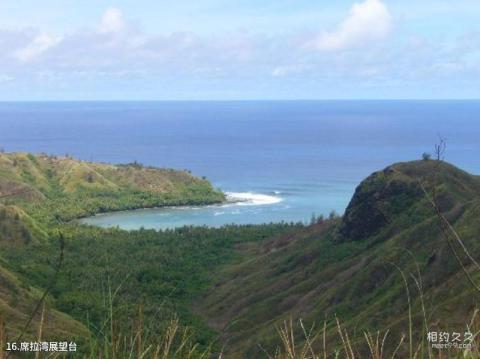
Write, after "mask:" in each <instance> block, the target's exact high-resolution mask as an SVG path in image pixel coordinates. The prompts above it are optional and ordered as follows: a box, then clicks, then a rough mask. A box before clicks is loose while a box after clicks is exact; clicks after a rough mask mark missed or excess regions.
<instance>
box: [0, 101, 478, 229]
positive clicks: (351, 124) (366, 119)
mask: <svg viewBox="0 0 480 359" xmlns="http://www.w3.org/2000/svg"><path fill="white" fill-rule="evenodd" d="M438 136H442V137H444V138H446V139H447V152H446V158H445V159H446V160H447V161H449V162H451V163H453V164H455V165H457V166H459V167H461V168H462V169H464V170H467V171H469V172H472V173H475V174H480V160H479V159H478V155H479V153H480V101H272V102H262V101H258V102H257V101H255V102H249V101H239V102H72V103H69V102H58V103H55V102H49V103H0V147H2V148H3V149H4V150H6V151H9V152H13V151H29V152H34V153H38V152H46V153H49V154H55V155H64V154H69V155H71V156H74V157H77V158H80V159H84V160H89V161H101V162H109V163H126V162H132V161H138V162H141V163H143V164H145V165H153V166H158V167H170V168H176V169H188V170H191V171H192V172H193V173H194V174H195V175H198V176H205V177H207V178H208V179H209V180H210V181H211V182H212V183H213V184H214V186H216V187H218V188H220V189H221V190H223V191H225V192H227V194H228V195H229V196H230V197H232V198H234V199H240V200H241V202H238V203H235V204H226V205H219V206H208V207H185V208H183V207H182V208H163V209H148V210H138V211H131V212H118V213H112V214H104V215H99V216H95V217H93V218H90V219H87V220H85V221H86V222H87V223H90V224H96V225H101V226H120V227H122V228H126V229H136V228H140V227H145V228H157V229H162V228H172V227H177V226H183V225H208V226H221V225H224V224H228V223H237V224H247V223H264V222H279V221H302V222H307V221H309V219H310V218H311V217H312V215H313V214H315V215H320V214H324V215H328V214H329V213H330V212H331V211H336V212H337V213H338V214H341V213H343V212H344V210H345V207H346V206H347V204H348V202H349V200H350V198H351V196H352V194H353V192H354V190H355V187H356V186H357V185H358V184H359V182H360V181H361V180H362V179H363V178H365V177H366V176H368V175H369V174H370V173H372V172H374V171H377V170H380V169H382V168H384V167H386V166H388V165H390V164H392V163H394V162H399V161H409V160H416V159H420V158H421V155H422V153H424V152H433V148H434V145H435V143H436V142H437V141H438Z"/></svg>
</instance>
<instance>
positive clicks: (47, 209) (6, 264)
mask: <svg viewBox="0 0 480 359" xmlns="http://www.w3.org/2000/svg"><path fill="white" fill-rule="evenodd" d="M11 193H15V194H16V195H14V196H9V197H7V198H3V199H2V200H1V203H0V248H1V249H2V254H1V257H0V314H1V316H2V318H3V320H5V321H6V327H7V328H6V329H7V335H8V336H9V337H10V339H12V338H15V337H16V335H17V334H18V333H19V332H20V331H21V329H22V328H23V326H24V325H25V323H26V322H27V318H28V316H29V313H31V312H32V310H33V309H34V307H35V304H36V303H37V301H38V298H39V297H40V296H41V294H42V293H43V289H41V288H46V287H48V286H49V285H50V282H51V279H52V277H53V274H54V269H53V268H54V266H55V263H56V261H57V258H58V256H59V249H58V245H57V243H56V241H55V237H56V234H55V233H56V231H57V230H58V229H62V231H64V232H67V233H68V232H70V231H72V230H74V229H75V228H77V227H76V225H75V224H72V225H69V226H64V227H62V228H60V227H59V226H60V223H61V222H63V221H67V220H71V219H73V218H77V217H80V216H85V215H89V214H93V213H97V212H102V211H108V210H122V209H130V208H139V207H151V206H159V205H166V204H169V205H178V204H193V203H195V204H199V203H212V202H219V201H222V200H223V199H224V196H223V194H222V193H220V192H218V191H216V190H214V189H213V188H212V186H211V185H210V184H209V182H208V181H206V180H203V179H199V178H196V177H194V176H192V175H190V174H189V173H187V172H185V171H174V170H169V169H156V168H149V167H143V166H141V165H139V164H136V163H135V164H130V165H119V166H113V165H108V164H99V163H90V162H84V161H79V160H74V159H72V158H69V157H51V156H45V155H38V156H36V155H32V154H27V153H0V196H2V195H5V194H11ZM85 231H87V230H85ZM82 233H83V232H82ZM86 233H90V232H88V231H87V232H86ZM121 233H122V232H121ZM124 234H125V233H124ZM99 236H101V234H99ZM83 237H87V238H82V239H90V238H88V235H87V236H83ZM89 248H90V247H89ZM93 253H94V254H98V252H95V251H94V250H93ZM70 255H72V256H73V257H74V253H72V252H71V251H69V250H68V248H67V249H66V256H67V257H66V260H67V263H65V264H64V267H65V266H66V265H71V268H70V269H71V270H73V271H74V272H75V274H77V276H76V277H69V278H65V275H64V274H63V273H64V272H65V269H63V270H62V276H61V279H62V280H63V281H64V282H66V283H70V287H72V288H73V287H76V286H78V285H79V284H80V285H81V283H82V275H83V274H84V273H83V272H82V270H81V267H80V266H79V264H78V262H74V263H68V260H69V259H70V258H71V257H70ZM90 258H91V257H90ZM81 260H86V259H85V258H81ZM118 264H119V262H118ZM75 265H77V266H75ZM67 273H68V272H67ZM96 274H98V273H97V272H95V273H92V275H91V276H90V277H93V276H94V275H96ZM92 281H93V280H92ZM54 290H57V292H58V288H54ZM72 290H73V289H72ZM62 294H64V295H65V296H68V295H70V297H72V295H71V293H70V292H69V291H68V290H67V291H66V293H62ZM49 300H50V304H49V305H48V307H49V308H55V307H57V308H58V307H61V306H60V305H58V298H54V297H51V296H50V299H49ZM76 300H77V302H75V301H73V302H72V301H71V298H70V304H73V305H76V304H81V298H80V297H79V298H76ZM62 309H63V308H62ZM69 314H70V313H69ZM46 318H47V320H46V321H45V329H46V330H48V333H49V335H50V336H51V337H52V338H53V339H57V340H58V339H61V338H64V337H66V333H69V335H68V337H69V338H75V337H85V335H86V333H88V331H87V329H86V327H85V326H84V325H83V324H80V322H78V321H76V320H74V319H72V317H70V316H68V315H65V314H62V313H61V312H59V311H57V310H55V309H51V310H48V311H47V315H46ZM81 319H85V318H81ZM39 320H40V317H39V315H37V316H36V317H35V318H34V320H33V322H32V324H31V325H30V326H29V327H28V328H27V332H26V336H27V337H30V338H32V336H35V333H36V331H37V330H38V327H39ZM84 323H85V321H84Z"/></svg>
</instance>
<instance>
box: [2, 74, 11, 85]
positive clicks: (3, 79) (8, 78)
mask: <svg viewBox="0 0 480 359" xmlns="http://www.w3.org/2000/svg"><path fill="white" fill-rule="evenodd" d="M13 80H15V78H14V77H13V76H9V75H0V84H1V83H6V82H11V81H13Z"/></svg>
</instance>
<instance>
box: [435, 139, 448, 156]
mask: <svg viewBox="0 0 480 359" xmlns="http://www.w3.org/2000/svg"><path fill="white" fill-rule="evenodd" d="M446 150H447V139H446V138H443V137H442V136H440V135H438V143H436V144H435V158H436V159H437V161H443V160H444V159H445V151H446Z"/></svg>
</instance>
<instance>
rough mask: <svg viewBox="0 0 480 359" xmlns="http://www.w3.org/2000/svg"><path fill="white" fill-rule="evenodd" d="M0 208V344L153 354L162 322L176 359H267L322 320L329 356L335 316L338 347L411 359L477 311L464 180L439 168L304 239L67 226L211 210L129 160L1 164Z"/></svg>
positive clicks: (396, 170)
mask: <svg viewBox="0 0 480 359" xmlns="http://www.w3.org/2000/svg"><path fill="white" fill-rule="evenodd" d="M7 194H10V195H8V196H5V195H7ZM2 196H3V197H2ZM0 197H2V198H1V200H0V253H1V255H0V317H1V318H0V321H1V322H2V323H3V324H4V325H5V329H6V332H5V335H4V336H3V337H2V335H1V333H0V340H5V339H6V338H7V339H12V338H16V337H18V335H19V334H20V333H22V335H23V337H25V338H35V337H36V336H37V335H38V331H39V329H40V328H43V329H44V330H43V333H44V335H43V337H44V338H46V337H47V334H46V333H47V332H48V336H49V337H51V338H52V339H53V340H59V339H63V338H65V337H68V339H75V340H76V341H77V342H78V343H80V344H81V346H80V350H81V351H82V353H84V354H87V355H88V356H89V357H99V356H102V357H129V356H130V355H131V354H130V353H132V352H134V353H138V352H141V351H143V350H151V349H148V348H157V349H158V348H159V349H158V350H161V349H162V348H163V347H162V345H163V344H161V343H160V344H159V341H160V342H162V340H163V339H162V338H163V335H164V334H165V333H168V330H169V325H170V324H171V323H172V318H175V316H178V317H179V322H178V323H179V325H180V328H183V329H185V328H190V329H189V330H190V331H189V332H188V333H190V334H188V336H186V338H188V341H189V342H190V344H189V345H188V346H184V345H183V344H182V343H183V342H182V340H180V339H176V340H174V341H173V342H172V348H174V349H175V348H183V349H182V350H187V349H188V350H187V351H190V350H191V352H192V354H191V356H189V357H191V358H195V357H201V355H200V354H201V353H203V351H204V350H213V351H214V352H215V351H217V352H219V351H220V350H222V349H223V352H224V356H223V357H225V358H267V357H268V355H267V353H274V352H275V350H276V349H277V348H278V347H279V345H280V344H281V343H280V336H279V334H278V332H277V328H278V327H279V326H280V325H281V324H282V323H283V322H284V321H285V320H290V319H291V320H292V323H299V320H300V319H301V320H302V321H303V324H304V327H307V328H310V327H311V326H312V325H313V324H314V323H315V324H316V327H317V329H321V328H322V327H323V325H324V322H325V323H326V335H325V340H326V342H327V347H328V352H329V353H330V354H333V353H334V352H335V350H336V349H337V348H341V343H340V342H341V338H339V335H338V328H337V326H336V318H339V320H341V323H342V326H343V327H344V328H345V330H347V331H348V333H349V336H350V339H351V340H352V341H353V342H354V343H356V342H363V343H364V338H363V332H364V331H370V332H373V333H375V332H376V331H381V332H382V333H384V332H385V331H386V330H388V331H389V335H388V337H387V339H386V341H385V348H386V351H387V352H388V353H389V354H391V353H392V352H393V351H394V350H395V348H396V347H397V346H398V343H399V341H400V338H401V337H402V336H406V337H408V336H411V337H412V338H413V339H412V340H405V341H404V342H403V344H402V345H401V346H399V347H398V355H399V356H398V357H409V356H411V357H413V355H409V351H410V350H411V349H410V347H415V348H416V347H417V346H418V344H419V343H421V340H422V339H423V340H425V333H426V331H427V328H428V330H435V329H436V330H439V331H440V330H442V331H448V330H450V331H454V330H456V331H459V330H464V329H466V323H468V322H469V321H470V319H471V317H472V314H473V312H474V310H475V309H476V308H477V303H478V293H479V292H478V291H476V290H475V289H474V284H472V282H473V283H480V267H476V265H475V263H474V262H473V261H472V259H475V258H478V257H479V256H480V244H479V242H478V236H479V234H480V220H479V218H480V179H479V178H478V177H477V176H473V175H470V174H468V173H466V172H464V171H461V170H460V169H458V168H456V167H454V166H452V165H450V164H447V163H444V162H440V161H432V160H428V161H415V162H407V163H399V164H395V165H392V166H389V167H387V168H385V169H384V170H383V171H379V172H376V173H373V174H372V175H371V176H369V177H368V178H367V179H365V180H364V181H363V182H362V183H361V184H360V185H359V186H358V188H357V189H356V191H355V194H354V196H353V198H352V200H351V202H350V204H349V206H348V208H347V209H346V212H345V215H344V216H343V217H337V216H331V217H330V218H328V219H324V218H319V219H318V220H317V221H316V223H314V224H312V225H309V226H307V225H304V224H301V223H277V224H264V225H246V226H236V225H230V226H225V227H222V228H206V227H184V228H178V229H175V230H165V231H155V230H144V229H141V230H138V231H124V230H120V229H118V228H112V229H103V228H97V227H90V226H86V225H82V224H79V223H78V221H72V219H75V218H78V217H81V216H85V215H89V214H93V213H98V212H103V211H110V210H121V209H130V208H140V207H152V206H161V205H167V204H168V205H179V204H192V203H196V204H197V203H198V204H207V203H215V202H221V201H223V200H224V196H223V194H222V193H221V192H219V191H216V190H215V189H213V188H212V186H211V185H210V184H209V183H208V182H207V181H206V180H203V179H198V178H196V177H193V176H191V175H190V174H189V173H187V172H185V171H175V170H164V169H156V168H150V167H145V166H142V165H139V164H137V163H133V164H130V165H115V166H114V165H109V164H98V163H90V162H83V161H78V160H74V159H72V158H69V157H62V158H60V157H59V158H56V157H49V156H44V155H38V156H34V155H30V154H23V153H15V154H6V153H2V154H0ZM432 199H433V201H434V204H436V206H437V207H438V212H439V213H437V212H436V211H435V208H434V207H433V206H432V203H431V200H432ZM439 216H443V217H444V218H445V219H446V220H447V221H448V223H450V224H451V225H452V226H453V228H454V230H455V234H458V235H459V238H460V239H461V243H460V242H459V241H458V240H457V239H456V237H455V236H454V234H453V232H452V231H451V230H450V229H448V228H447V229H446V231H445V222H442V221H441V220H440V217H439ZM442 225H443V227H442ZM442 228H443V229H444V230H442ZM445 233H447V236H445ZM466 250H468V254H467V253H466ZM60 258H61V260H60ZM59 263H60V266H59ZM462 266H463V268H464V269H462ZM58 268H59V270H57V269H58ZM466 273H467V274H468V276H470V280H471V281H469V280H468V278H467V274H466ZM47 288H48V289H49V291H48V295H47V296H46V300H45V301H44V302H40V301H39V298H41V296H42V294H43V293H44V292H45V290H46V289H47ZM409 298H410V301H409ZM38 303H41V304H42V307H43V306H45V315H44V317H43V319H42V316H41V311H37V312H36V314H35V316H33V318H32V320H31V322H29V320H28V319H29V317H30V315H31V313H33V310H34V308H36V307H38ZM409 303H410V306H409ZM409 308H410V309H411V313H412V315H411V316H409ZM410 318H411V323H412V324H411V328H412V330H411V331H410V330H409V327H410V324H409V319H410ZM2 323H0V324H2ZM26 324H28V325H26ZM24 328H25V332H24V333H23V329H24ZM139 328H140V329H139ZM183 329H178V331H179V333H180V332H182V330H183ZM297 329H298V330H297V331H296V334H295V335H294V337H295V338H296V340H297V341H298V343H302V341H303V340H304V336H305V335H304V333H302V330H301V328H297ZM185 330H187V329H185ZM5 336H6V338H5ZM139 336H140V337H141V340H139V339H138V338H139ZM407 339H408V338H407ZM121 343H124V344H121ZM121 345H123V347H122V346H121ZM321 345H322V344H321V341H318V342H317V343H316V344H315V345H314V348H313V349H315V350H316V349H321V348H317V347H315V346H321ZM112 348H117V349H112ZM120 348H123V349H120ZM175 350H176V349H175ZM355 350H358V353H357V354H358V355H357V357H363V356H365V353H367V352H368V348H367V347H366V345H365V343H364V345H363V346H360V347H359V348H358V349H355ZM152 351H153V350H152ZM182 353H183V352H182ZM134 357H135V356H134ZM146 357H150V356H148V355H147V356H146ZM152 357H154V356H152ZM177 357H180V358H183V357H184V354H181V355H180V354H179V355H177ZM287 357H288V356H279V357H278V358H287ZM340 357H342V356H340ZM417 357H422V355H421V354H418V355H417ZM289 358H291V357H289Z"/></svg>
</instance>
